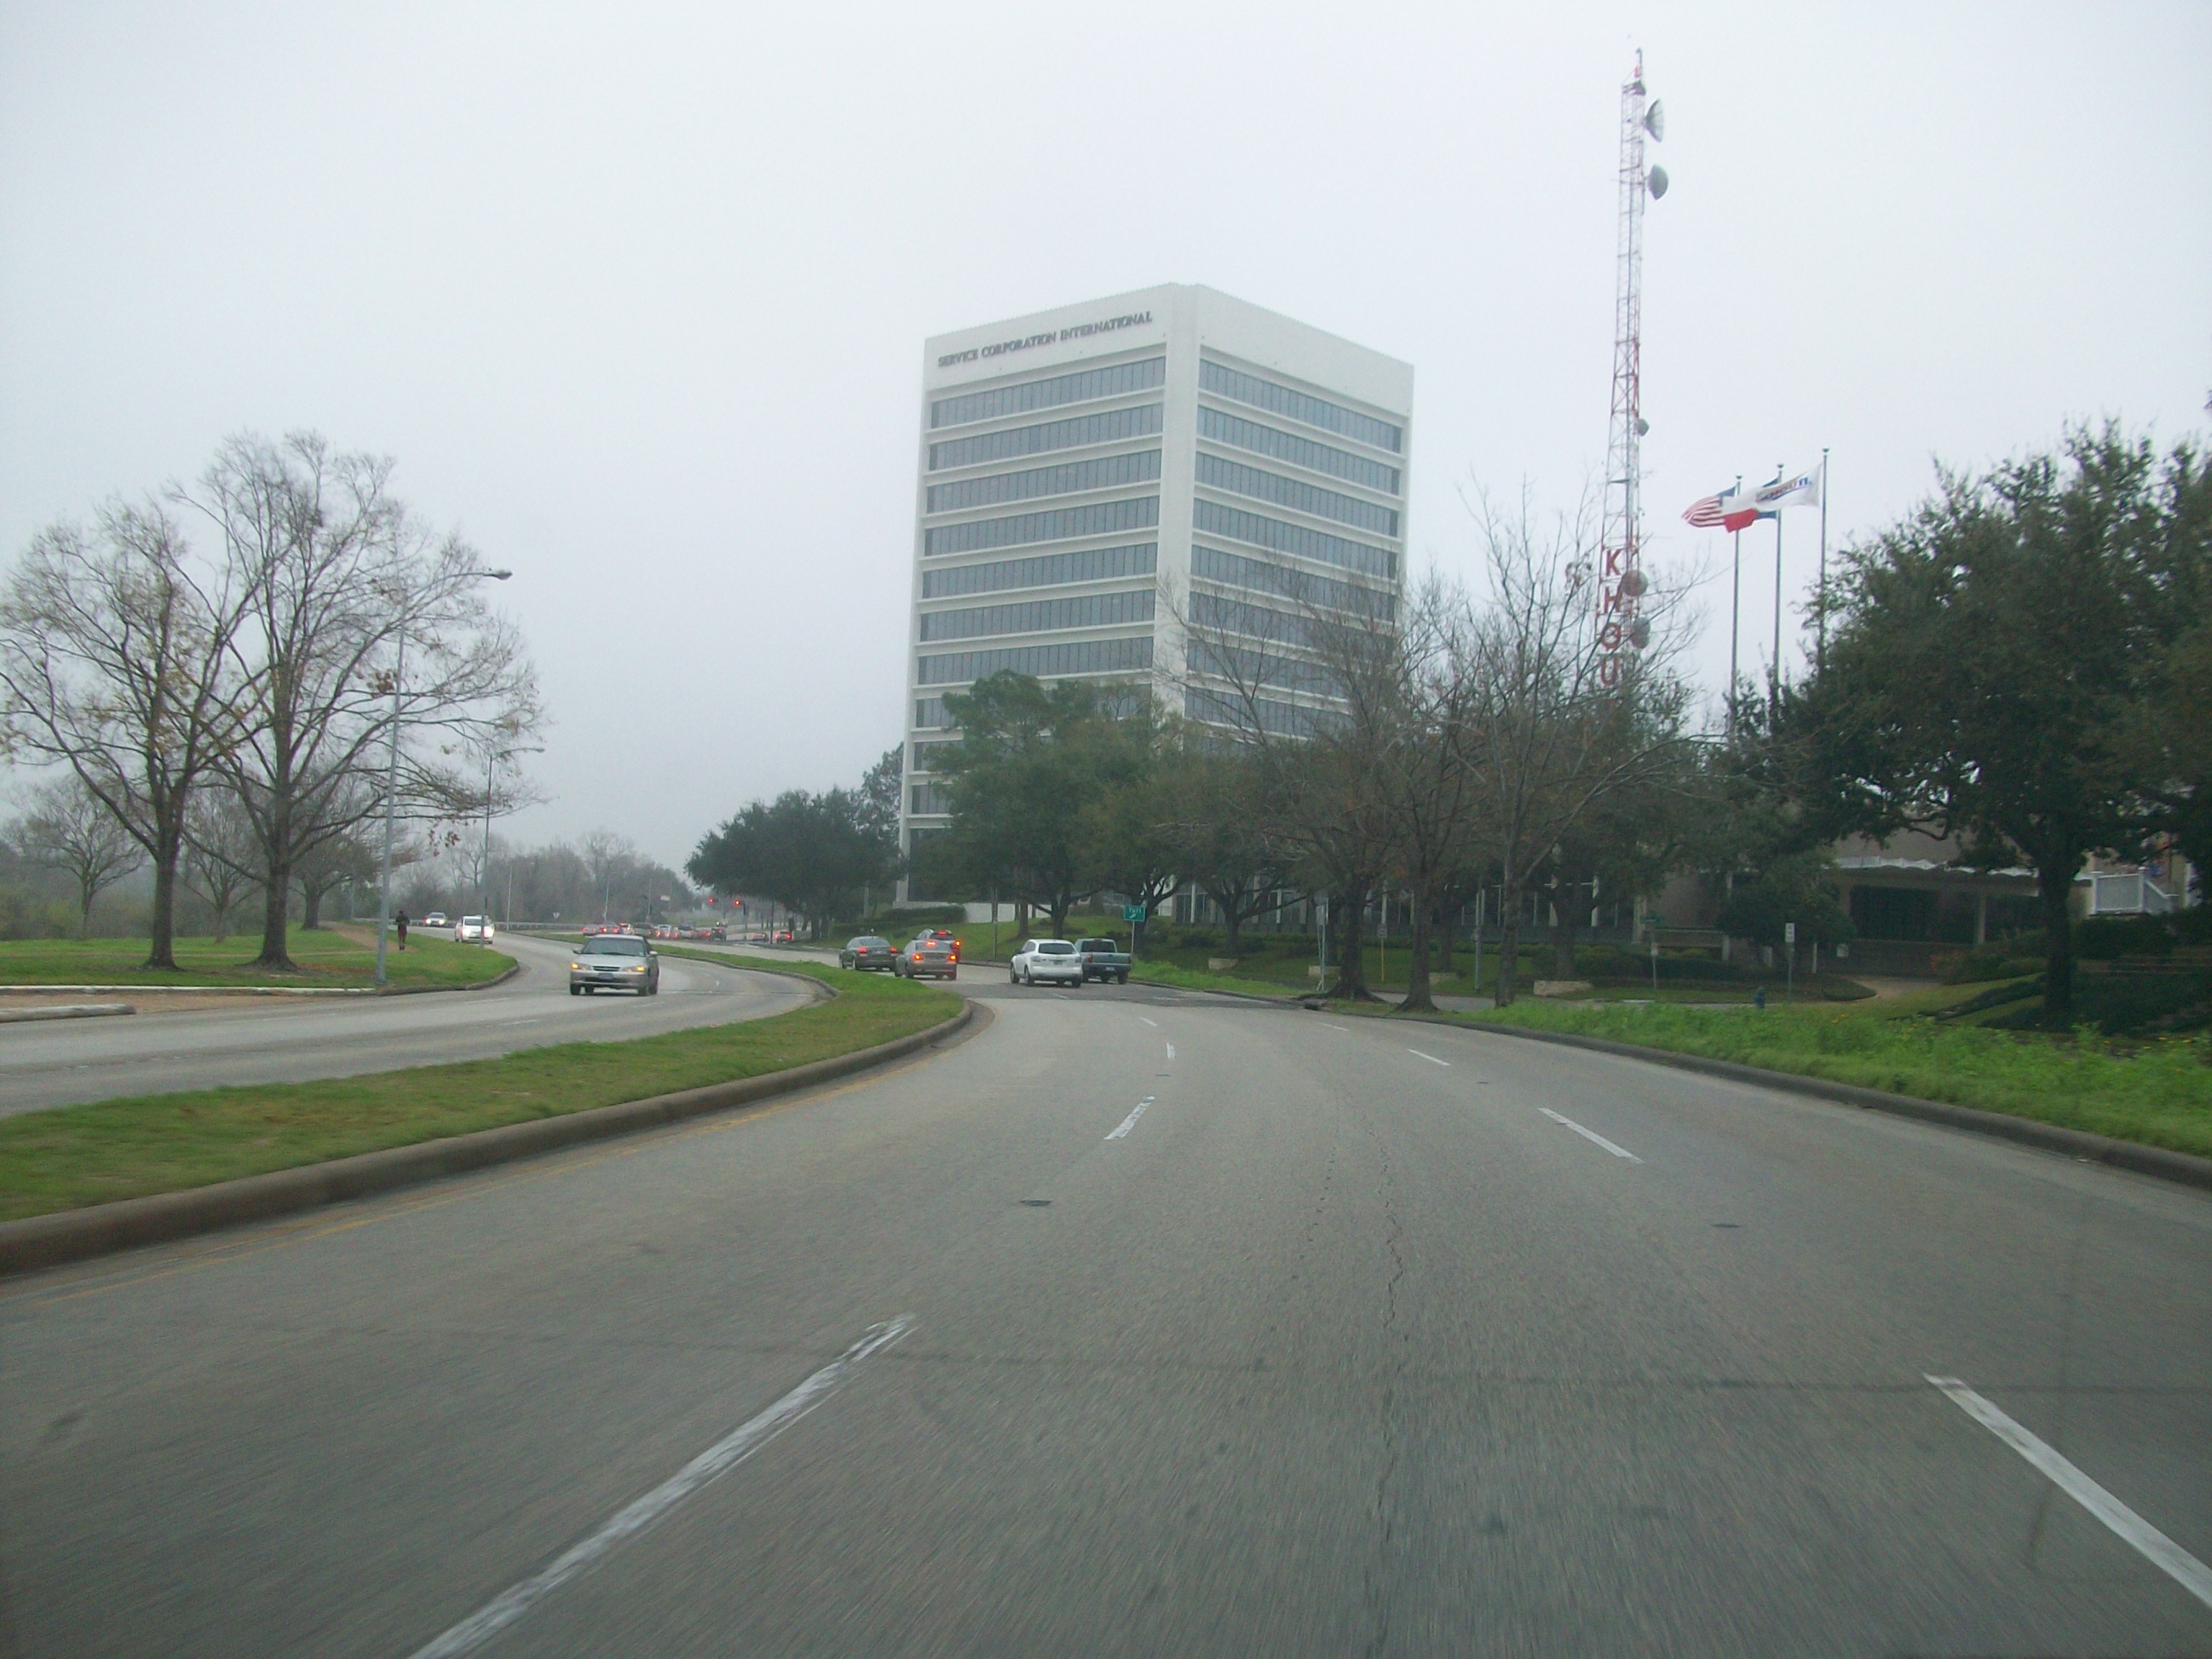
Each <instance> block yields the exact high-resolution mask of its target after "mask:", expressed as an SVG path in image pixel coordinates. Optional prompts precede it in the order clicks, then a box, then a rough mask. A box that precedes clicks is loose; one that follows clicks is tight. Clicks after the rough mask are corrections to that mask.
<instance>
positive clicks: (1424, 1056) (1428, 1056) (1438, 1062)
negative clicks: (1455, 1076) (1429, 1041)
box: [1406, 1048, 1451, 1066]
mask: <svg viewBox="0 0 2212 1659" xmlns="http://www.w3.org/2000/svg"><path fill="white" fill-rule="evenodd" d="M1406 1052H1407V1054H1414V1055H1418V1056H1419V1058H1420V1059H1423V1060H1427V1061H1428V1062H1429V1064H1430V1065H1431V1066H1449V1065H1450V1064H1451V1061H1449V1060H1438V1059H1437V1057H1436V1056H1435V1055H1434V1054H1422V1053H1421V1051H1420V1050H1419V1048H1408V1049H1407V1050H1406Z"/></svg>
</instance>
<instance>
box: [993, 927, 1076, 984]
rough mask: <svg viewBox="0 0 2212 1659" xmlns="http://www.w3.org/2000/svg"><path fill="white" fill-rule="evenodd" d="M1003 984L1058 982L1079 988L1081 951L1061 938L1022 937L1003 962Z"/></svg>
mask: <svg viewBox="0 0 2212 1659" xmlns="http://www.w3.org/2000/svg"><path fill="white" fill-rule="evenodd" d="M1006 983H1007V984H1009V985H1043V984H1052V983H1058V984H1060V985H1073V987H1075V988H1076V989H1077V990H1081V989H1082V988H1083V956H1082V953H1081V952H1080V951H1078V950H1077V949H1076V948H1075V946H1074V945H1072V944H1070V943H1069V942H1068V941H1067V940H1066V939H1024V940H1023V941H1022V948H1021V949H1020V950H1018V951H1015V952H1014V955H1013V959H1012V961H1010V962H1009V963H1007V964H1006Z"/></svg>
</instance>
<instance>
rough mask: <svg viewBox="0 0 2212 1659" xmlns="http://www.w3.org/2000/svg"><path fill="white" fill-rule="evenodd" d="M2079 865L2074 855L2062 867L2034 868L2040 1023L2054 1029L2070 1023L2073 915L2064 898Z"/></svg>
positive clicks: (2071, 894)
mask: <svg viewBox="0 0 2212 1659" xmlns="http://www.w3.org/2000/svg"><path fill="white" fill-rule="evenodd" d="M2080 868H2081V860H2080V858H2079V857H2076V858H2075V859H2074V860H2072V861H2071V862H2070V863H2068V864H2067V865H2065V866H2063V867H2061V866H2059V865H2057V864H2046V865H2045V866H2043V867H2042V868H2041V869H2039V870H2038V871H2037V872H2035V890H2036V895H2037V896H2038V897H2039V898H2040V899H2041V900H2042V902H2043V1023H2044V1024H2045V1025H2047V1026H2050V1027H2051V1029H2052V1030H2064V1029H2065V1028H2066V1027H2068V1026H2069V1025H2071V1024H2073V1023H2074V917H2073V915H2072V913H2071V911H2070V910H2069V908H2068V901H2069V899H2071V898H2072V896H2073V894H2074V872H2075V871H2076V870H2078V869H2080Z"/></svg>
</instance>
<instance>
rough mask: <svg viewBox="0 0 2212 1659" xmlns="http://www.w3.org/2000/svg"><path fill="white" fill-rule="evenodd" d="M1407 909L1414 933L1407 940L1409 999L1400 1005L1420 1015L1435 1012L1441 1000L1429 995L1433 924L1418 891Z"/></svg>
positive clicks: (1427, 904) (1422, 897) (1424, 899)
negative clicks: (1438, 1001)
mask: <svg viewBox="0 0 2212 1659" xmlns="http://www.w3.org/2000/svg"><path fill="white" fill-rule="evenodd" d="M1406 911H1407V915H1409V916H1411V917H1412V919H1413V938H1412V939H1409V940H1407V945H1408V951H1407V956H1408V958H1409V965H1408V966H1407V969H1406V1000H1404V1001H1403V1002H1401V1003H1400V1004H1399V1005H1398V1006H1399V1007H1401V1008H1403V1009H1410V1010H1411V1011H1412V1012H1414V1013H1417V1014H1433V1013H1434V1012H1436V1011H1437V1001H1436V999H1435V998H1434V997H1433V996H1431V994H1429V938H1430V933H1429V930H1430V928H1431V926H1432V925H1433V921H1432V919H1431V916H1430V915H1429V902H1428V900H1427V898H1426V897H1425V896H1423V895H1422V894H1420V893H1419V892H1416V893H1415V894H1414V895H1413V902H1412V903H1410V904H1408V905H1407V907H1406Z"/></svg>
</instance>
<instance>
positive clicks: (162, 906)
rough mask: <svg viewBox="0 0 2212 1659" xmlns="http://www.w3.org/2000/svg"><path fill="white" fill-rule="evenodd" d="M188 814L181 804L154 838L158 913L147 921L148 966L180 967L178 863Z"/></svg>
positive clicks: (157, 829)
mask: <svg viewBox="0 0 2212 1659" xmlns="http://www.w3.org/2000/svg"><path fill="white" fill-rule="evenodd" d="M184 839H185V814H184V806H183V803H182V802H181V801H179V803H178V805H177V807H176V810H175V811H173V813H171V814H169V815H168V817H167V819H165V820H163V821H159V822H157V823H156V824H155V835H154V842H155V848H154V913H153V915H150V916H149V917H148V918H147V920H146V935H147V939H146V965H147V966H148V967H149V968H171V969H173V968H174V967H175V966H176V965H177V860H179V858H180V857H182V856H183V853H184Z"/></svg>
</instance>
